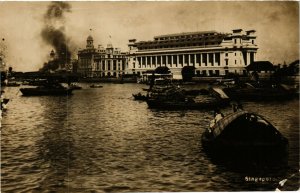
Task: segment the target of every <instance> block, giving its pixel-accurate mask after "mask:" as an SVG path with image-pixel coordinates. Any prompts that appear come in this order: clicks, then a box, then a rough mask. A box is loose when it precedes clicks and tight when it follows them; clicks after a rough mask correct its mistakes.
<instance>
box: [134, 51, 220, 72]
mask: <svg viewBox="0 0 300 193" xmlns="http://www.w3.org/2000/svg"><path fill="white" fill-rule="evenodd" d="M136 61H137V63H136V64H137V66H136V68H156V67H158V66H167V67H171V68H176V67H179V68H182V67H183V66H195V67H196V68H197V67H199V66H220V61H221V60H220V53H219V52H217V53H191V54H176V55H174V54H172V55H170V54H162V55H147V56H137V57H136Z"/></svg>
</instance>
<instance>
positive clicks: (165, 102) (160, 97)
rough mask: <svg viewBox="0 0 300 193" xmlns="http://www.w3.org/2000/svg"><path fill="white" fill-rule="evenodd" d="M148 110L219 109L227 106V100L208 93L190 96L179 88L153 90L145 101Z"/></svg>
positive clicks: (170, 87)
mask: <svg viewBox="0 0 300 193" xmlns="http://www.w3.org/2000/svg"><path fill="white" fill-rule="evenodd" d="M147 104H148V107H149V108H155V109H172V110H177V109H190V110H202V109H209V108H219V107H223V106H226V105H228V104H229V100H227V99H223V98H221V97H217V96H214V95H213V94H211V93H210V92H209V91H207V92H203V91H202V93H200V92H199V93H197V95H196V96H195V95H194V94H193V95H190V94H189V93H187V92H186V91H184V90H182V89H181V88H179V87H175V86H168V87H165V88H160V87H159V88H155V89H153V90H152V91H151V92H150V95H149V98H148V99H147Z"/></svg>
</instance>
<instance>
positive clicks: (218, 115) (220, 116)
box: [209, 109, 224, 132]
mask: <svg viewBox="0 0 300 193" xmlns="http://www.w3.org/2000/svg"><path fill="white" fill-rule="evenodd" d="M223 117H224V114H223V113H221V111H220V109H215V110H214V119H213V120H211V121H210V126H209V127H210V128H209V132H212V130H213V128H214V126H215V124H216V123H217V122H218V121H220V120H221V119H223Z"/></svg>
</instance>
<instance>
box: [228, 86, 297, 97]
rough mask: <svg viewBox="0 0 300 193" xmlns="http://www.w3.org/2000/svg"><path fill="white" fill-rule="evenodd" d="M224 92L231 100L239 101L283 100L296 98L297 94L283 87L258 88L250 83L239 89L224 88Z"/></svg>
mask: <svg viewBox="0 0 300 193" xmlns="http://www.w3.org/2000/svg"><path fill="white" fill-rule="evenodd" d="M223 91H224V92H225V93H226V94H227V95H228V96H229V97H230V98H231V99H234V100H236V99H238V100H282V99H289V98H292V97H294V96H295V92H294V91H292V90H287V89H286V88H285V87H283V86H282V85H269V86H258V85H253V84H250V83H245V84H244V85H241V86H238V87H228V88H224V89H223Z"/></svg>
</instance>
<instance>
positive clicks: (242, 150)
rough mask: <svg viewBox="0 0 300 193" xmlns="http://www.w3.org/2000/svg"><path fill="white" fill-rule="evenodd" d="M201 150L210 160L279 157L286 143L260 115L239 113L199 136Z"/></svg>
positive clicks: (219, 122) (225, 118) (245, 112)
mask: <svg viewBox="0 0 300 193" xmlns="http://www.w3.org/2000/svg"><path fill="white" fill-rule="evenodd" d="M201 141H202V147H203V148H204V150H205V151H206V152H207V153H208V154H210V155H214V156H221V157H222V158H225V157H235V156H238V157H250V158H261V157H270V156H271V157H282V155H285V154H286V153H287V147H288V140H287V139H286V138H285V137H284V136H283V135H282V134H281V133H280V132H279V131H278V130H277V129H276V128H275V127H274V126H273V125H272V124H271V123H270V122H268V121H267V120H266V119H265V118H263V117H262V116H261V115H258V114H255V113H250V112H247V111H243V110H239V111H237V112H235V113H232V114H230V115H228V116H225V117H223V118H221V119H220V120H218V121H217V122H216V123H215V124H213V125H211V126H210V128H208V129H206V131H205V132H204V133H203V134H202V138H201Z"/></svg>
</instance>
